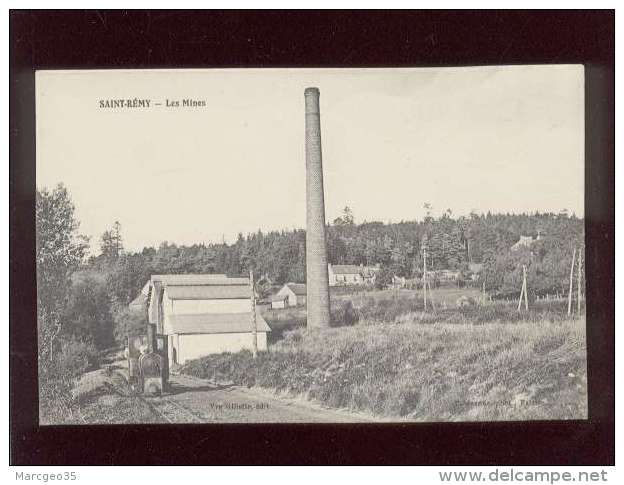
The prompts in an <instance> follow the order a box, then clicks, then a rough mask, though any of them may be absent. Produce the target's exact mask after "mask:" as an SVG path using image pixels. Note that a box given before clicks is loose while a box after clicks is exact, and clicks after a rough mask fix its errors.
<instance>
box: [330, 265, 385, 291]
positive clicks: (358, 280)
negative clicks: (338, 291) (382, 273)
mask: <svg viewBox="0 0 624 485" xmlns="http://www.w3.org/2000/svg"><path fill="white" fill-rule="evenodd" d="M379 269H380V267H379V265H376V266H364V265H359V266H358V265H355V264H336V265H332V264H328V265H327V270H328V273H329V286H346V285H374V284H375V278H376V276H377V273H379Z"/></svg>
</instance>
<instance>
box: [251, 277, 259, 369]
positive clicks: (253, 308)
mask: <svg viewBox="0 0 624 485" xmlns="http://www.w3.org/2000/svg"><path fill="white" fill-rule="evenodd" d="M249 284H250V286H251V345H252V347H251V352H252V355H253V358H254V359H255V358H256V357H257V356H258V325H257V322H256V289H255V285H254V274H253V270H249Z"/></svg>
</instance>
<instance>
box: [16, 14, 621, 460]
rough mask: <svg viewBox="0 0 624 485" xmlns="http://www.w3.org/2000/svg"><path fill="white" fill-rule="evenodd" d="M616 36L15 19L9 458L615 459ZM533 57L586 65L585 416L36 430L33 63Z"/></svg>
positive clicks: (569, 30) (457, 23)
mask: <svg viewBox="0 0 624 485" xmlns="http://www.w3.org/2000/svg"><path fill="white" fill-rule="evenodd" d="M614 34H615V13H614V11H588V10H583V11H394V12H386V11H357V12H351V11H332V12H328V11H321V12H319V11H312V12H307V11H306V12H302V11H264V12H258V11H247V12H234V11H202V12H194V11H162V10H158V11H49V10H43V11H29V10H17V11H11V12H10V185H9V190H10V210H9V213H10V239H9V240H10V348H11V354H10V420H11V423H10V427H11V437H10V444H11V457H10V461H11V463H12V464H13V465H30V464H40V465H41V464H47V465H52V464H59V465H84V464H115V465H119V464H203V465H206V464H429V465H433V464H435V465H446V464H473V465H476V464H479V465H488V464H489V465H493V464H497V465H505V464H507V465H521V464H527V465H528V464H530V465H553V464H560V465H564V464H566V465H613V464H614V403H615V400H614V322H615V304H614V302H615V294H614V267H615V264H614V263H615V259H614V251H615V247H614V228H615V220H614V216H615V210H614V195H615V182H614V146H615V129H614V127H615V121H614ZM542 63H582V64H584V65H585V66H586V89H585V93H586V101H585V108H586V152H585V153H586V192H585V194H586V195H585V201H586V228H587V256H586V257H587V271H588V275H589V277H588V285H587V299H588V309H589V314H588V351H589V359H588V366H589V393H590V396H589V412H590V419H589V420H588V421H569V422H511V423H470V424H469V423H461V424H397V425H394V424H383V425H376V424H375V425H243V426H241V425H220V426H217V425H207V426H204V427H193V426H153V425H152V426H110V427H97V426H89V427H38V425H37V422H38V418H37V411H38V409H37V366H36V356H37V354H36V346H37V344H36V342H37V338H36V315H35V303H36V290H35V265H34V253H35V250H34V241H35V231H34V192H35V102H34V70H35V69H43V68H48V69H49V68H68V69H73V68H81V69H83V68H156V67H284V66H289V67H295V66H301V67H303V66H305V67H321V66H322V67H332V66H333V67H358V66H370V67H372V66H384V67H395V66H397V67H398V66H450V65H453V66H461V65H486V64H542ZM206 438H208V439H206Z"/></svg>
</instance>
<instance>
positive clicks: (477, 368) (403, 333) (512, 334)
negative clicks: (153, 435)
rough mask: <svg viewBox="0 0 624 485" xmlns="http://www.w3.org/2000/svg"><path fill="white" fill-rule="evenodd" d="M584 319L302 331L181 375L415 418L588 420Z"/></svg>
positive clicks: (187, 368)
mask: <svg viewBox="0 0 624 485" xmlns="http://www.w3.org/2000/svg"><path fill="white" fill-rule="evenodd" d="M585 356H586V347H585V320H584V319H582V320H569V321H563V322H557V323H552V322H550V321H547V320H544V321H540V322H537V323H530V322H525V323H514V324H509V323H490V324H483V325H478V324H435V325H432V324H421V323H415V322H414V321H409V322H406V323H400V324H396V323H395V324H375V325H366V324H362V323H360V324H359V325H357V326H354V327H342V328H331V329H327V330H305V329H298V330H294V331H292V332H288V333H286V336H285V338H284V339H283V340H281V341H279V342H277V343H276V344H275V345H274V346H272V347H271V350H270V352H268V353H264V354H261V355H260V356H259V358H258V359H257V361H254V360H253V359H252V358H251V355H250V354H249V353H248V352H240V353H237V354H221V355H216V356H210V357H206V358H203V359H199V360H196V361H193V362H191V363H189V364H188V365H186V366H185V367H184V368H183V369H182V372H183V373H187V374H190V375H194V376H197V377H211V378H212V377H216V378H217V379H227V380H231V381H233V382H234V383H235V384H238V385H247V386H258V387H260V388H267V389H271V390H273V391H275V392H286V393H289V394H293V395H299V396H303V397H305V398H307V399H311V400H314V401H318V402H321V403H323V404H325V405H327V406H329V407H332V408H348V409H351V410H358V411H365V412H369V413H372V414H375V415H379V416H385V417H402V418H404V419H409V420H417V421H471V420H524V419H538V420H539V419H582V418H585V417H587V397H586V396H587V371H586V364H585Z"/></svg>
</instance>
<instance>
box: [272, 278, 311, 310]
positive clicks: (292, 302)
mask: <svg viewBox="0 0 624 485" xmlns="http://www.w3.org/2000/svg"><path fill="white" fill-rule="evenodd" d="M306 295H307V290H306V285H305V284H303V283H286V284H285V285H284V286H282V288H281V289H280V290H279V291H278V292H277V293H276V294H275V295H274V296H273V298H271V308H284V307H287V306H299V305H305V304H306ZM274 300H275V302H276V305H273V303H274ZM280 300H282V301H283V302H284V304H283V306H280V303H279V302H280Z"/></svg>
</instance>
